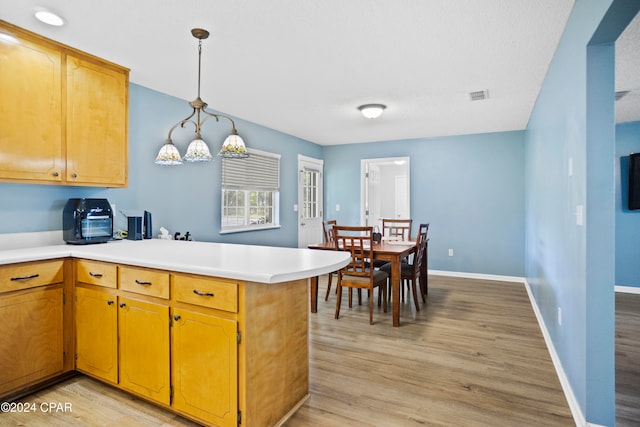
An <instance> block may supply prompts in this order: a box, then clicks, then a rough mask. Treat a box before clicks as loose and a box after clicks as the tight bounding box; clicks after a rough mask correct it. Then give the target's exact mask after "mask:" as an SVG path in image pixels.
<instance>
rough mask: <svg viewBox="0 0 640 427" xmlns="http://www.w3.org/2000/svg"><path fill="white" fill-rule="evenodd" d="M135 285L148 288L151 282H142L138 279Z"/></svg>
mask: <svg viewBox="0 0 640 427" xmlns="http://www.w3.org/2000/svg"><path fill="white" fill-rule="evenodd" d="M136 283H137V284H138V285H143V286H149V285H151V282H144V281H142V280H138V279H136Z"/></svg>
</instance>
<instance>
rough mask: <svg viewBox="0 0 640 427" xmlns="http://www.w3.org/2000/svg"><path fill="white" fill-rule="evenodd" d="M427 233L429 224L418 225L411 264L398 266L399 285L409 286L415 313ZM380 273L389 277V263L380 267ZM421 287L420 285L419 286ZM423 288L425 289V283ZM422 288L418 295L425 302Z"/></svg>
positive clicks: (418, 306) (418, 308)
mask: <svg viewBox="0 0 640 427" xmlns="http://www.w3.org/2000/svg"><path fill="white" fill-rule="evenodd" d="M428 232H429V224H420V227H419V229H418V236H417V237H416V253H415V256H414V257H413V263H407V262H403V263H402V264H400V270H401V276H400V280H401V284H402V286H403V287H404V284H405V282H406V283H407V284H410V285H411V292H412V294H413V302H414V304H415V306H416V311H420V303H419V302H418V291H417V286H418V279H419V278H420V273H421V271H422V269H423V267H424V268H426V265H425V264H424V263H425V260H426V250H427V240H428V239H427V234H428ZM380 271H384V272H385V273H387V274H388V275H389V276H391V263H390V262H389V263H386V264H385V265H383V266H382V267H380ZM421 285H422V284H421ZM424 288H425V289H426V283H425V286H424ZM422 289H423V286H420V295H421V296H422V302H426V296H425V293H424V292H422Z"/></svg>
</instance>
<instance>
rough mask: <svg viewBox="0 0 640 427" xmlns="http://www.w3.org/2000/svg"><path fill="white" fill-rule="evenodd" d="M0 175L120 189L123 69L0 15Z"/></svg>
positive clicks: (124, 159) (124, 137)
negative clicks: (4, 38)
mask: <svg viewBox="0 0 640 427" xmlns="http://www.w3.org/2000/svg"><path fill="white" fill-rule="evenodd" d="M0 32H2V33H7V34H9V35H11V36H13V37H14V38H15V39H16V41H15V42H5V41H2V42H0V62H1V63H2V66H1V67H0V91H1V92H0V93H2V97H0V180H1V181H14V182H27V183H43V184H63V185H83V186H104V187H126V186H127V183H128V108H129V107H128V96H129V70H128V69H127V68H124V67H121V66H119V65H116V64H113V63H110V62H108V61H105V60H102V59H100V58H97V57H94V56H92V55H90V54H86V53H84V52H81V51H79V50H76V49H73V48H71V47H69V46H65V45H62V44H60V43H57V42H55V41H53V40H49V39H47V38H44V37H42V36H39V35H37V34H34V33H31V32H29V31H26V30H24V29H21V28H19V27H16V26H13V25H11V24H9V23H7V22H4V21H0Z"/></svg>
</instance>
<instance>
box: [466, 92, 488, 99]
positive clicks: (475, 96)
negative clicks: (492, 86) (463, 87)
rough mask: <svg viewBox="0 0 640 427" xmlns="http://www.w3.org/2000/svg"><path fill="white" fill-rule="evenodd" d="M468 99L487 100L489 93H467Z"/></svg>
mask: <svg viewBox="0 0 640 427" xmlns="http://www.w3.org/2000/svg"><path fill="white" fill-rule="evenodd" d="M469 98H471V100H472V101H482V100H485V99H488V98H489V91H488V90H478V91H475V92H469Z"/></svg>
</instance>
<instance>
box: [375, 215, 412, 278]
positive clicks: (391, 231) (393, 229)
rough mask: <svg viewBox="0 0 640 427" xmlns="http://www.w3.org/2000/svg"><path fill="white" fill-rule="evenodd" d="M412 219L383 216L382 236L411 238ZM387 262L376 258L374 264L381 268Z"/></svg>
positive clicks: (386, 237) (400, 238)
mask: <svg viewBox="0 0 640 427" xmlns="http://www.w3.org/2000/svg"><path fill="white" fill-rule="evenodd" d="M412 224H413V220H412V219H393V218H382V237H383V238H385V239H391V240H392V239H397V240H410V239H411V225H412ZM386 263H387V262H386V261H382V260H374V261H373V266H374V267H375V268H378V269H379V268H380V267H382V266H383V265H385V264H386Z"/></svg>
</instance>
